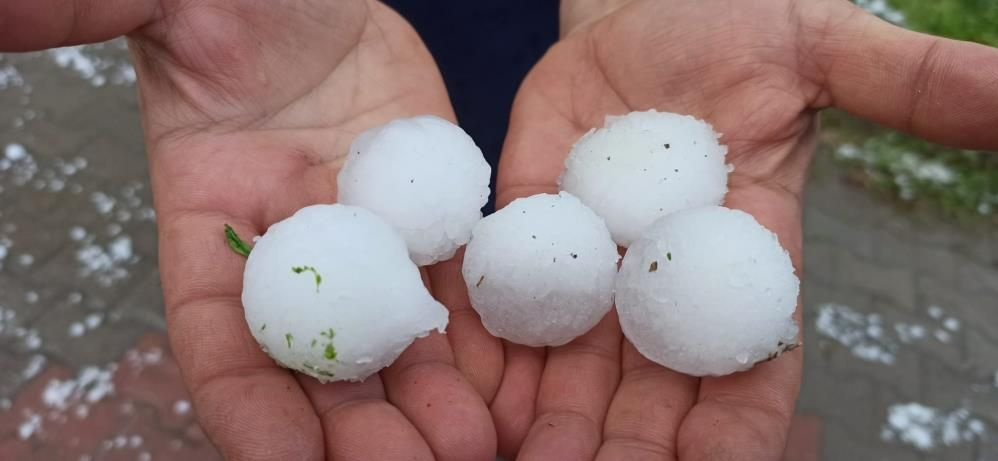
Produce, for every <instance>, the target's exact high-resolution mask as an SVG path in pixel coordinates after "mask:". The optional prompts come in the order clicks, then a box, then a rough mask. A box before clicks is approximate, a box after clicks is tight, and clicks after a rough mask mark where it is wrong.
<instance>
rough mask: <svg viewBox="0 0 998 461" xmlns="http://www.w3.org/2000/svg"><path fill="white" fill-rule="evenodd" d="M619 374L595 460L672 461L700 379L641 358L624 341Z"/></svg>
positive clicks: (627, 342)
mask: <svg viewBox="0 0 998 461" xmlns="http://www.w3.org/2000/svg"><path fill="white" fill-rule="evenodd" d="M621 370H622V375H621V378H620V386H618V387H617V392H616V394H614V397H613V401H612V402H611V403H610V408H609V410H607V415H606V423H604V425H603V445H602V446H601V447H600V450H599V453H598V454H597V456H596V459H597V460H598V461H615V460H645V459H647V460H667V459H676V454H677V450H676V434H678V433H679V427H680V424H681V423H682V421H683V418H684V417H685V416H686V413H687V412H688V411H689V410H690V407H692V406H693V403H694V402H695V401H696V396H697V387H698V385H699V382H700V380H699V379H697V378H694V377H692V376H687V375H684V374H681V373H677V372H675V371H672V370H670V369H668V368H665V367H662V366H660V365H658V364H657V363H654V362H652V361H650V360H648V359H646V358H644V357H643V356H642V355H641V353H639V352H638V350H637V349H635V348H634V346H633V345H632V344H631V343H630V341H627V340H626V339H625V340H624V344H623V347H622V350H621Z"/></svg>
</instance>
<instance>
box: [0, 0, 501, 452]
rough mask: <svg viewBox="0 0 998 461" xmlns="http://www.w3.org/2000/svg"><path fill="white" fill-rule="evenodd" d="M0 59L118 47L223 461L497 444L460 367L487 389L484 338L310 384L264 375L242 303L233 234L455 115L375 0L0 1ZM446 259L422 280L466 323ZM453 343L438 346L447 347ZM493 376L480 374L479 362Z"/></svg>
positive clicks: (407, 36) (321, 197)
mask: <svg viewBox="0 0 998 461" xmlns="http://www.w3.org/2000/svg"><path fill="white" fill-rule="evenodd" d="M0 23H2V26H0V48H6V49H13V50H28V49H38V48H44V47H49V46H56V45H65V44H74V43H82V42H90V41H98V40H105V39H109V38H112V37H115V36H117V35H120V34H128V35H129V37H130V46H131V49H132V51H133V56H134V61H135V65H136V71H137V74H138V87H139V96H140V103H141V112H142V120H143V126H144V129H145V135H146V144H147V150H148V153H149V162H150V169H151V175H152V184H153V191H154V197H155V202H156V209H157V214H158V222H159V237H160V268H161V276H162V283H163V289H164V296H165V300H166V306H167V311H166V315H167V323H168V326H169V334H170V339H171V344H172V347H173V351H174V355H175V356H176V357H177V360H178V362H179V365H180V367H181V369H182V371H183V375H184V379H185V381H186V384H187V386H188V388H189V389H190V390H191V392H192V393H193V399H194V402H195V406H196V408H197V411H198V415H199V419H200V422H201V424H202V426H203V427H204V430H205V432H206V433H207V434H208V436H209V437H210V438H211V440H212V441H213V442H214V443H215V445H216V446H217V447H218V448H219V449H220V451H221V452H222V454H223V455H224V456H225V457H226V458H227V459H238V460H251V459H260V460H283V459H295V460H306V459H344V460H363V459H372V460H392V459H406V460H410V459H425V460H428V459H440V460H445V459H449V460H461V461H464V460H478V459H481V460H491V459H493V457H494V453H495V431H494V428H493V425H492V422H491V418H490V416H489V413H488V408H487V407H486V405H485V403H484V401H483V400H482V398H481V397H480V395H479V392H477V390H476V388H475V387H474V386H473V385H472V384H471V383H470V382H469V380H468V379H466V378H465V377H464V375H463V374H462V373H460V372H459V371H458V368H457V366H456V364H458V363H459V364H461V365H462V367H464V368H465V369H466V370H467V371H468V374H469V375H471V376H475V375H476V373H478V371H476V370H482V371H481V373H485V374H492V375H496V376H498V374H499V370H500V368H499V362H498V360H501V356H500V355H499V354H501V351H500V349H499V347H500V346H499V343H498V341H497V340H495V339H494V338H492V337H490V336H488V334H487V332H485V331H484V329H483V328H482V327H481V325H480V324H477V322H475V323H473V322H470V321H467V320H461V318H462V317H465V318H466V316H460V315H455V318H454V319H453V320H452V322H451V324H450V326H449V328H448V330H449V331H448V333H449V334H448V335H446V336H441V335H437V334H434V335H431V336H430V337H427V338H424V339H421V340H418V341H416V343H414V344H413V346H412V347H410V348H409V349H408V350H407V351H406V352H405V353H404V354H403V355H402V356H401V357H400V358H399V359H398V360H397V361H396V362H395V364H394V365H393V366H391V367H389V368H387V369H386V370H384V371H383V372H382V373H381V374H380V376H378V375H375V376H372V377H370V378H369V379H367V380H366V381H365V382H363V383H332V384H320V383H318V382H317V381H315V380H314V379H312V378H309V377H306V376H303V375H298V374H295V373H292V372H289V371H288V370H285V369H283V368H280V367H278V366H277V365H276V364H275V363H274V361H273V360H271V359H270V358H269V357H268V356H267V355H266V354H265V353H264V352H262V351H261V350H260V347H259V346H258V345H257V344H256V342H255V341H254V339H253V337H252V336H251V334H250V331H249V330H248V328H247V326H246V321H245V319H244V316H243V309H242V305H241V302H240V292H241V286H242V273H243V265H244V261H243V258H240V257H239V256H237V255H235V254H234V253H232V252H231V251H230V250H229V249H228V248H227V246H226V242H225V239H224V237H223V234H222V226H223V224H224V223H230V224H232V225H233V226H234V227H235V228H236V229H237V230H238V231H239V232H240V233H241V234H242V235H244V236H252V235H258V234H261V233H263V232H264V231H265V230H266V228H267V226H269V225H270V224H272V223H274V222H276V221H278V220H280V219H283V218H285V217H287V216H290V215H291V214H292V213H293V212H294V211H296V210H297V209H299V208H301V207H303V206H306V205H310V204H314V203H331V202H333V201H335V194H336V174H337V171H338V170H339V168H340V165H341V164H342V159H343V156H344V155H345V153H346V150H347V148H348V146H349V144H350V142H351V141H352V138H353V137H354V135H356V134H357V133H358V132H360V131H362V130H364V129H367V128H369V127H372V126H375V125H378V124H381V123H384V122H387V121H388V120H391V119H393V118H397V117H403V116H412V115H418V114H424V113H432V114H436V115H439V116H442V117H445V118H449V119H453V118H454V115H453V112H452V109H451V107H450V104H449V101H448V98H447V94H446V91H445V89H444V87H443V83H442V81H441V78H440V75H439V73H438V71H437V69H436V66H435V64H434V62H433V59H432V58H431V57H430V55H429V53H428V52H427V50H426V49H425V47H424V46H423V44H422V42H421V41H420V39H419V37H418V36H417V35H416V33H415V32H414V31H413V30H412V29H411V28H410V27H409V25H408V24H407V23H406V22H405V21H404V20H403V19H402V18H400V17H399V16H397V15H396V14H395V13H394V12H392V11H390V10H389V9H388V8H386V7H384V6H383V5H381V4H380V3H378V2H375V1H363V0H356V1H352V0H351V1H348V0H339V1H334V0H285V1H254V2H230V1H222V0H208V1H196V2H195V1H186V0H161V1H155V0H139V1H135V0H113V1H108V0H75V1H69V2H66V1H62V0H42V1H33V2H19V1H8V2H0ZM460 274H461V271H460V264H459V263H458V262H447V263H441V264H439V265H437V266H435V267H431V268H429V270H428V271H427V272H426V273H424V275H426V276H427V280H428V283H429V286H430V289H431V291H432V292H433V293H434V295H435V296H436V297H437V298H438V299H439V300H440V301H441V302H442V303H444V304H445V305H447V306H448V307H450V308H455V309H458V310H460V309H462V308H464V309H466V308H467V299H466V294H465V288H464V282H463V281H462V279H461V275H460ZM452 346H453V347H452ZM490 364H491V367H490V366H489V365H490Z"/></svg>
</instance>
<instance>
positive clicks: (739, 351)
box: [616, 206, 799, 376]
mask: <svg viewBox="0 0 998 461" xmlns="http://www.w3.org/2000/svg"><path fill="white" fill-rule="evenodd" d="M798 287H799V281H798V280H797V276H796V275H794V268H793V265H792V264H791V262H790V256H789V255H788V254H787V252H786V250H784V249H783V247H781V246H780V243H779V241H778V240H777V238H776V235H775V234H773V233H772V232H770V231H769V230H767V229H766V228H765V227H763V226H762V225H760V224H759V223H758V222H757V221H756V220H755V218H753V217H752V216H751V215H749V214H748V213H745V212H743V211H738V210H731V209H728V208H724V207H719V206H711V207H702V208H694V209H690V210H685V211H680V212H676V213H673V214H671V215H669V216H666V217H664V218H661V219H659V220H658V221H656V222H655V223H654V224H652V226H651V227H650V228H648V229H647V230H646V231H645V233H644V234H643V235H642V236H641V238H640V239H638V240H637V241H636V242H634V244H633V245H631V247H630V248H629V249H628V250H627V254H626V255H625V256H624V262H623V264H622V265H621V268H620V274H619V275H618V276H617V284H616V301H617V312H618V313H619V314H620V326H621V328H622V329H623V330H624V335H625V336H626V337H627V338H628V339H629V340H630V341H631V343H633V344H634V346H635V347H636V348H637V349H638V351H640V352H641V354H642V355H644V356H645V357H647V358H648V359H650V360H652V361H654V362H657V363H659V364H661V365H664V366H666V367H669V368H672V369H673V370H676V371H679V372H682V373H686V374H689V375H693V376H706V375H715V376H719V375H725V374H729V373H734V372H737V371H742V370H747V369H749V368H751V367H752V366H753V365H755V364H756V363H758V362H761V361H764V360H767V359H770V358H774V357H776V356H777V355H779V354H781V353H782V352H785V351H787V350H790V349H792V348H794V347H796V344H797V343H796V339H795V338H796V336H797V324H796V323H795V322H794V320H793V318H792V315H793V313H794V310H795V309H796V306H797V293H798Z"/></svg>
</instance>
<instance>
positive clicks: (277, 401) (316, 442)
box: [159, 212, 323, 460]
mask: <svg viewBox="0 0 998 461" xmlns="http://www.w3.org/2000/svg"><path fill="white" fill-rule="evenodd" d="M225 222H228V223H230V224H232V225H233V226H235V227H236V229H237V230H238V231H240V232H243V233H244V235H253V232H254V231H255V229H252V228H251V226H249V225H247V224H245V223H244V222H243V221H241V220H237V219H233V218H232V217H231V216H221V215H215V214H198V213H193V212H188V213H170V214H166V215H164V216H162V219H160V220H159V227H160V242H161V248H160V268H161V277H162V281H163V294H164V298H165V301H166V321H167V325H168V332H169V335H170V343H171V346H172V348H173V351H174V355H175V356H176V358H177V362H178V364H179V365H180V369H181V370H182V372H183V376H184V381H185V382H186V384H187V387H188V389H190V390H191V393H192V395H193V400H194V404H195V407H196V408H197V413H198V419H199V420H200V422H201V425H202V427H203V428H204V430H205V433H206V434H207V435H208V436H209V437H210V438H211V440H212V442H214V444H215V445H216V446H217V447H218V449H219V450H220V451H221V452H222V454H223V455H224V456H225V457H226V458H227V459H239V460H272V459H303V460H309V459H314V460H318V459H322V454H323V448H322V443H321V441H322V431H321V427H320V425H319V419H318V418H317V417H316V415H315V412H314V410H313V409H312V405H311V403H310V402H309V400H308V399H307V398H306V396H305V394H304V393H303V392H302V390H301V388H300V387H299V386H298V383H297V382H296V381H295V379H294V377H293V376H292V375H291V373H289V372H287V371H286V370H283V369H281V368H279V367H277V366H276V365H275V364H274V362H273V360H271V359H270V358H269V357H267V355H266V354H265V353H264V352H263V351H262V350H261V349H260V347H259V346H258V345H257V343H256V341H255V340H254V339H253V337H252V336H251V335H250V332H249V329H248V328H247V327H246V320H245V316H244V315H243V309H242V303H241V301H240V290H241V288H240V287H241V286H242V273H243V265H244V262H243V260H242V258H240V257H239V256H237V255H236V254H234V253H232V252H231V251H230V250H229V249H228V247H227V246H226V243H225V239H224V238H222V236H221V231H220V229H221V228H222V224H223V223H225Z"/></svg>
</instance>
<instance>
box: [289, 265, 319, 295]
mask: <svg viewBox="0 0 998 461" xmlns="http://www.w3.org/2000/svg"><path fill="white" fill-rule="evenodd" d="M291 272H294V273H296V274H301V273H302V272H311V273H312V275H314V276H315V292H316V293H318V292H319V285H322V275H320V274H319V271H317V270H315V268H314V267H312V266H295V267H292V268H291Z"/></svg>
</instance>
